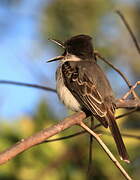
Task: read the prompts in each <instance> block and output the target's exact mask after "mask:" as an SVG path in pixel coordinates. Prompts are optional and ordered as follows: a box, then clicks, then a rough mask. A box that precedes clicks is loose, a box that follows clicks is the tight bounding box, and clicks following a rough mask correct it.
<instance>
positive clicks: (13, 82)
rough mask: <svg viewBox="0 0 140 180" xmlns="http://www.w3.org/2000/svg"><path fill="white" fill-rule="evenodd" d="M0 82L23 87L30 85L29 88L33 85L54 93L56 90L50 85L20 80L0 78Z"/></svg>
mask: <svg viewBox="0 0 140 180" xmlns="http://www.w3.org/2000/svg"><path fill="white" fill-rule="evenodd" d="M0 84H10V85H17V86H25V87H31V88H32V87H33V88H37V89H42V90H45V91H51V92H55V93H56V90H55V89H53V88H51V87H46V86H42V85H37V84H29V83H22V82H16V81H7V80H0Z"/></svg>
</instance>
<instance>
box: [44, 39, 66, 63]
mask: <svg viewBox="0 0 140 180" xmlns="http://www.w3.org/2000/svg"><path fill="white" fill-rule="evenodd" d="M49 40H50V41H52V42H54V43H55V44H57V45H59V46H60V47H62V48H63V49H65V46H64V43H63V42H61V41H59V40H56V39H49ZM63 58H64V56H57V57H54V58H52V59H50V60H49V61H47V63H49V62H53V61H59V60H61V59H63Z"/></svg>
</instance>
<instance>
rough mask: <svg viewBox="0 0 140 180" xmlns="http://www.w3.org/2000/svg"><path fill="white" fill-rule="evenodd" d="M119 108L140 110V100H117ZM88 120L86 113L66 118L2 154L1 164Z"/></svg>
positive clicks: (0, 155) (0, 157) (0, 156)
mask: <svg viewBox="0 0 140 180" xmlns="http://www.w3.org/2000/svg"><path fill="white" fill-rule="evenodd" d="M116 105H117V108H138V109H140V100H138V99H137V100H117V101H116ZM85 118H86V114H85V113H84V112H78V113H75V114H74V115H72V116H69V117H67V118H65V119H64V120H63V121H60V122H59V123H58V124H56V125H53V126H51V127H49V128H46V129H44V130H42V131H40V132H38V133H36V134H34V135H33V136H31V137H28V138H26V139H22V140H21V141H19V142H18V143H17V144H15V145H13V146H12V147H11V148H9V149H7V150H5V151H4V152H1V153H0V164H4V163H6V162H7V161H8V160H10V159H12V158H13V157H15V156H16V155H18V154H20V153H22V152H23V151H25V150H27V149H29V148H31V147H33V146H35V145H37V144H40V143H42V142H43V141H45V140H46V139H48V138H50V137H52V136H54V135H56V134H58V133H60V132H61V131H64V130H65V129H67V128H70V127H72V126H74V125H77V124H79V122H81V121H82V120H84V119H85Z"/></svg>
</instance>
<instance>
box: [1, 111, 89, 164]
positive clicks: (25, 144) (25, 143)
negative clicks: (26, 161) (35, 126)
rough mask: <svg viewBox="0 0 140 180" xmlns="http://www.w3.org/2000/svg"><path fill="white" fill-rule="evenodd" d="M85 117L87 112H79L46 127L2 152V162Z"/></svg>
mask: <svg viewBox="0 0 140 180" xmlns="http://www.w3.org/2000/svg"><path fill="white" fill-rule="evenodd" d="M85 118H86V115H85V113H84V112H79V113H76V114H74V115H72V116H70V117H67V118H65V119H64V120H63V121H61V122H59V123H58V124H56V125H53V126H52V127H50V128H46V129H44V130H42V131H40V132H38V133H36V134H35V135H33V136H31V137H28V138H26V139H22V140H21V141H20V142H18V143H17V144H15V145H14V146H13V147H11V148H9V149H7V150H6V151H4V152H1V153H0V164H4V163H6V162H7V161H8V160H10V159H11V158H13V157H15V156H16V155H18V154H20V153H21V152H23V151H25V150H27V149H29V148H31V147H33V146H35V145H37V144H39V143H41V142H43V141H45V140H46V139H47V138H49V137H52V136H54V135H56V134H58V133H59V132H61V131H63V130H65V129H67V128H70V127H71V126H73V125H76V124H78V122H79V121H81V120H83V119H85Z"/></svg>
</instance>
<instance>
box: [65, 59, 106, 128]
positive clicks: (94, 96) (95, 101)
mask: <svg viewBox="0 0 140 180" xmlns="http://www.w3.org/2000/svg"><path fill="white" fill-rule="evenodd" d="M73 64H74V65H73ZM86 72H87V70H85V69H84V67H83V66H77V65H76V63H75V62H74V63H73V62H65V63H64V64H63V65H62V73H63V76H64V83H65V85H66V86H67V88H68V89H69V90H70V92H71V93H72V94H73V96H74V97H75V98H76V99H77V100H78V101H79V102H80V104H81V105H82V107H84V108H86V109H87V110H89V111H90V112H92V113H93V115H95V116H97V117H98V116H99V117H101V118H99V121H100V122H101V123H102V124H103V125H104V126H105V127H108V122H107V120H106V119H105V118H103V117H105V116H106V114H107V109H106V105H105V104H104V100H103V98H102V96H101V94H100V93H99V91H98V89H97V88H96V84H95V82H93V81H92V80H91V78H90V79H89V76H88V73H86Z"/></svg>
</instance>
